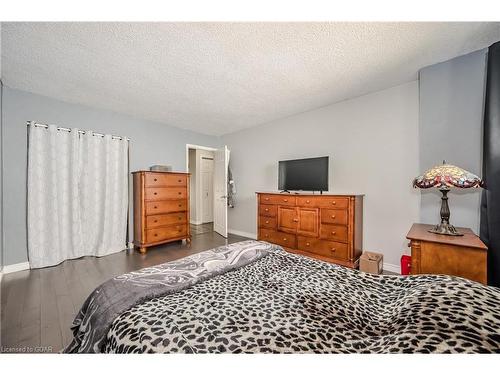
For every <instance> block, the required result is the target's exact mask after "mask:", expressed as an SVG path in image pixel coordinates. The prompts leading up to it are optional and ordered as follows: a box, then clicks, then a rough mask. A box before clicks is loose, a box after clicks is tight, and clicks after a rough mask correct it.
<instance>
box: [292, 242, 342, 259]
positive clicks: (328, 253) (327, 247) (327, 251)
mask: <svg viewBox="0 0 500 375" xmlns="http://www.w3.org/2000/svg"><path fill="white" fill-rule="evenodd" d="M297 248H298V249H299V250H302V251H307V252H309V253H313V254H318V255H322V256H325V257H331V258H336V259H342V260H347V259H348V255H347V244H345V243H340V242H333V241H325V240H318V239H315V238H310V237H302V236H298V237H297Z"/></svg>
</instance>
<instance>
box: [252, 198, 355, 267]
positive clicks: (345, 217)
mask: <svg viewBox="0 0 500 375" xmlns="http://www.w3.org/2000/svg"><path fill="white" fill-rule="evenodd" d="M257 227H258V239H259V240H263V241H267V242H271V243H275V244H278V245H281V246H283V247H284V248H285V249H286V250H288V251H290V252H293V253H297V254H302V255H307V256H309V257H312V258H317V259H321V260H324V261H328V262H331V263H337V264H341V265H343V266H347V267H351V268H357V267H358V264H359V257H360V256H361V253H362V242H363V232H362V228H363V196H362V195H331V194H323V195H314V194H280V193H260V192H258V193H257Z"/></svg>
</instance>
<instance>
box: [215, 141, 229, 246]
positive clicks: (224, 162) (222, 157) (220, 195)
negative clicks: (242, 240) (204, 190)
mask: <svg viewBox="0 0 500 375" xmlns="http://www.w3.org/2000/svg"><path fill="white" fill-rule="evenodd" d="M228 166H229V150H228V148H227V146H224V147H223V148H221V149H218V150H216V151H215V163H214V231H216V232H217V233H219V234H220V235H222V236H224V237H227V168H228Z"/></svg>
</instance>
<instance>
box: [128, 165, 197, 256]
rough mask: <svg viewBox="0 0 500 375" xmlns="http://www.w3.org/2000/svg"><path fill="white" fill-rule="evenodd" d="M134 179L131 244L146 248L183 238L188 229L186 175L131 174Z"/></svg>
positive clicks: (168, 173) (144, 172)
mask: <svg viewBox="0 0 500 375" xmlns="http://www.w3.org/2000/svg"><path fill="white" fill-rule="evenodd" d="M132 175H133V178H134V245H135V246H136V247H138V248H139V251H140V252H141V253H145V252H146V248H147V247H150V246H155V245H160V244H163V243H167V242H171V241H178V240H183V239H185V240H186V241H188V242H190V241H191V232H190V228H189V173H180V172H149V171H137V172H132Z"/></svg>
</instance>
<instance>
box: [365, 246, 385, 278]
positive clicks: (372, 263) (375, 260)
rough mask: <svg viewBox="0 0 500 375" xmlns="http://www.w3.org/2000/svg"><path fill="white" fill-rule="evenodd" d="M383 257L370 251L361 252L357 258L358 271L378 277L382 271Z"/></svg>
mask: <svg viewBox="0 0 500 375" xmlns="http://www.w3.org/2000/svg"><path fill="white" fill-rule="evenodd" d="M383 259H384V256H383V255H382V254H379V253H374V252H371V251H363V254H361V258H359V270H360V271H363V272H368V273H374V274H376V275H379V274H381V273H382V271H383Z"/></svg>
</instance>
